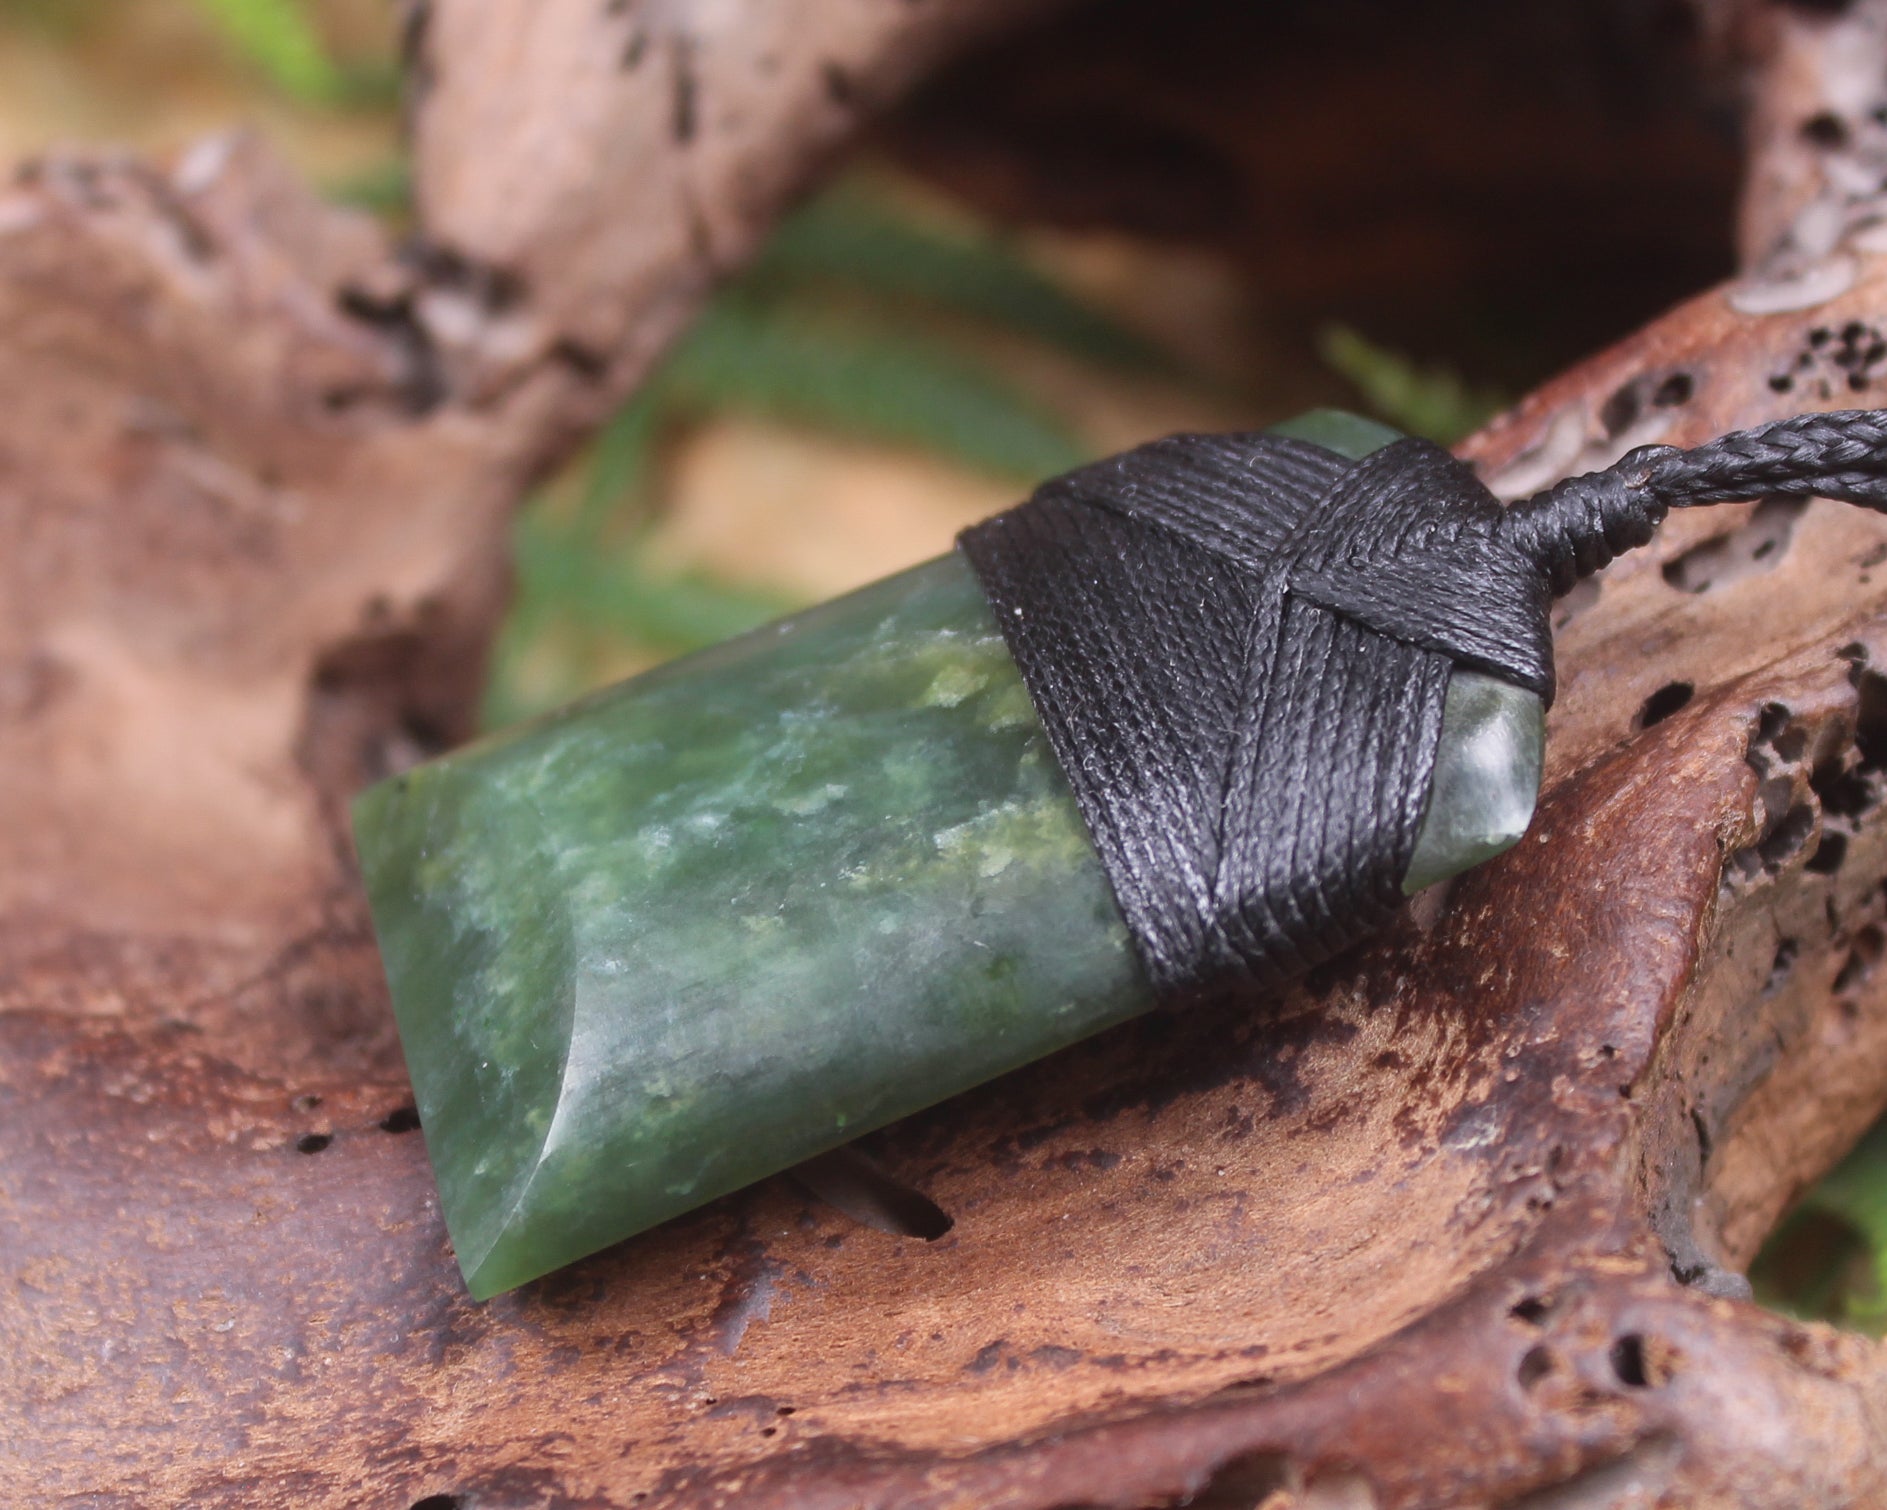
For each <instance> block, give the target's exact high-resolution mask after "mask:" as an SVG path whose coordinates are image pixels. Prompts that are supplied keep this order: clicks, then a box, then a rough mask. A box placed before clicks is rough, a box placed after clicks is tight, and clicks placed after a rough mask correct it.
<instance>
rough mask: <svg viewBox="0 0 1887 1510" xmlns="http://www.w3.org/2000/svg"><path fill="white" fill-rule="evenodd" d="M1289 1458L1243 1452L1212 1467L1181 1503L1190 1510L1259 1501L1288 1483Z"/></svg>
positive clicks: (1226, 1508)
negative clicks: (1204, 1479)
mask: <svg viewBox="0 0 1887 1510" xmlns="http://www.w3.org/2000/svg"><path fill="white" fill-rule="evenodd" d="M1291 1479H1292V1473H1291V1460H1290V1458H1289V1457H1288V1456H1287V1455H1286V1454H1284V1453H1281V1452H1245V1453H1240V1454H1239V1455H1238V1456H1237V1457H1235V1458H1230V1459H1228V1460H1227V1461H1225V1462H1223V1463H1221V1464H1220V1465H1219V1466H1218V1467H1217V1468H1215V1469H1213V1470H1212V1474H1211V1476H1210V1477H1209V1478H1208V1479H1207V1480H1206V1481H1205V1483H1204V1484H1203V1485H1201V1486H1200V1488H1199V1489H1198V1490H1197V1491H1196V1492H1195V1493H1193V1494H1189V1495H1187V1496H1186V1497H1185V1500H1184V1503H1185V1504H1186V1505H1187V1506H1189V1507H1191V1510H1233V1507H1234V1506H1238V1507H1243V1506H1249V1505H1262V1504H1263V1503H1265V1501H1267V1500H1269V1499H1270V1498H1271V1497H1272V1496H1273V1495H1276V1494H1280V1493H1281V1492H1283V1491H1287V1490H1288V1489H1289V1488H1290V1486H1291Z"/></svg>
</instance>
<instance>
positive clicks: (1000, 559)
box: [959, 410, 1887, 1003]
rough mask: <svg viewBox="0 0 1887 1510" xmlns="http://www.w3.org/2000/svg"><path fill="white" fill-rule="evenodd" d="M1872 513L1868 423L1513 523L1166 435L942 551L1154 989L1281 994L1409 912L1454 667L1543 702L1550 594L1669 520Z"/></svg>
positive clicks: (1527, 504)
mask: <svg viewBox="0 0 1887 1510" xmlns="http://www.w3.org/2000/svg"><path fill="white" fill-rule="evenodd" d="M1778 495H1780V496H1783V497H1791V498H1808V497H1821V498H1835V499H1842V500H1845V501H1847V502H1850V503H1858V504H1861V505H1863V506H1865V507H1867V508H1872V509H1880V510H1883V511H1887V412H1882V411H1875V410H1849V411H1844V412H1837V413H1830V414H1810V415H1804V416H1801V417H1800V418H1796V419H1789V420H1783V421H1781V422H1779V423H1776V424H1770V425H1763V426H1760V427H1758V428H1756V429H1752V430H1743V431H1739V432H1737V433H1735V434H1732V435H1725V436H1723V437H1721V438H1720V439H1717V440H1713V441H1710V442H1708V443H1707V444H1705V445H1701V446H1696V447H1693V448H1691V449H1689V450H1678V449H1676V448H1675V447H1671V446H1644V447H1640V448H1639V449H1637V450H1635V451H1632V452H1631V453H1629V454H1628V455H1626V456H1625V457H1623V458H1622V459H1620V460H1619V461H1618V462H1617V463H1616V464H1614V465H1613V466H1610V467H1607V468H1605V469H1604V470H1603V471H1599V472H1592V473H1589V474H1587V475H1585V476H1583V477H1574V478H1570V479H1568V480H1567V481H1565V482H1562V483H1559V484H1558V485H1557V486H1555V487H1552V488H1548V489H1547V490H1546V491H1545V492H1542V493H1539V494H1537V495H1535V496H1534V497H1531V498H1528V499H1525V500H1523V501H1521V502H1519V503H1516V504H1513V505H1512V506H1510V507H1507V508H1503V507H1502V506H1501V505H1500V503H1499V502H1498V501H1497V500H1496V499H1495V498H1494V496H1493V495H1492V494H1491V493H1489V492H1488V490H1487V488H1486V487H1485V486H1484V485H1483V484H1482V483H1481V481H1480V480H1479V479H1478V478H1477V477H1476V476H1475V475H1474V473H1473V471H1472V470H1471V469H1470V468H1469V467H1467V466H1466V465H1465V464H1464V463H1462V462H1461V461H1459V460H1458V459H1456V458H1455V457H1454V456H1452V455H1450V454H1449V453H1448V452H1447V451H1445V450H1443V449H1442V448H1441V447H1439V446H1436V445H1433V444H1431V443H1430V442H1427V441H1421V440H1413V439H1404V440H1399V441H1395V442H1393V443H1391V444H1389V445H1385V446H1383V447H1382V448H1381V449H1379V450H1377V451H1374V452H1372V453H1370V454H1369V455H1367V456H1365V457H1364V458H1363V459H1362V460H1360V461H1349V460H1347V459H1346V458H1344V457H1342V456H1339V455H1337V454H1336V453H1335V452H1332V451H1329V450H1326V449H1325V448H1323V447H1321V446H1317V445H1312V444H1309V443H1307V442H1305V441H1301V440H1296V439H1292V438H1289V437H1286V436H1282V435H1270V434H1257V435H1252V434H1247V435H1180V436H1173V437H1170V438H1169V439H1166V440H1161V441H1155V442H1153V443H1152V444H1150V445H1146V446H1141V447H1139V448H1138V449H1136V450H1133V451H1129V452H1126V453H1125V454H1123V455H1120V456H1115V457H1110V458H1109V459H1107V460H1106V461H1102V462H1097V463H1095V464H1094V465H1093V466H1089V467H1084V468H1082V469H1080V470H1079V471H1076V472H1072V473H1069V474H1068V475H1067V476H1064V477H1059V478H1056V479H1054V480H1053V481H1051V482H1049V483H1046V484H1044V485H1043V486H1042V487H1041V488H1040V489H1039V490H1038V491H1037V492H1036V494H1035V496H1034V497H1033V498H1031V499H1030V500H1029V501H1028V502H1027V503H1024V504H1022V505H1021V506H1020V507H1018V508H1015V509H1011V510H1009V511H1008V512H1007V513H1005V514H1000V515H998V516H997V517H996V518H994V519H992V520H988V521H986V522H985V523H983V524H980V525H977V526H975V527H973V528H972V529H969V530H967V531H965V532H964V534H963V536H962V537H961V539H960V542H959V543H960V545H961V548H962V549H963V551H964V553H965V555H966V556H967V557H968V558H969V561H970V564H971V566H972V567H973V569H974V570H975V572H976V574H977V577H978V579H979V580H980V582H981V584H982V587H983V591H984V594H985V596H986V597H987V598H988V600H989V603H990V606H991V608H992V610H993V611H994V614H995V618H996V622H997V624H998V625H999V626H1000V627H1001V631H1002V634H1003V637H1004V639H1005V641H1006V642H1007V644H1008V646H1009V649H1010V651H1011V653H1012V654H1013V655H1014V657H1015V660H1016V664H1017V666H1018V667H1019V668H1020V670H1021V672H1022V677H1023V680H1024V682H1025V683H1026V684H1027V686H1028V689H1029V695H1030V697H1031V698H1032V699H1033V701H1034V703H1035V707H1036V711H1037V713H1038V714H1039V715H1040V716H1041V720H1042V724H1043V727H1044V729H1045V730H1046V732H1047V734H1048V738H1049V742H1050V744H1051V746H1052V747H1053V749H1054V752H1055V755H1056V758H1057V761H1058V762H1059V764H1060V765H1061V767H1062V770H1063V772H1064V774H1065V775H1066V776H1067V777H1068V781H1069V784H1070V786H1071V787H1072V788H1073V791H1074V796H1075V799H1076V802H1077V803H1078V805H1079V806H1080V809H1081V813H1082V816H1083V818H1084V819H1085V820H1086V821H1087V825H1088V830H1089V833H1090V835H1091V837H1092V838H1093V840H1094V843H1095V848H1096V850H1097V852H1098V853H1099V855H1100V857H1101V860H1102V863H1103V865H1104V866H1105V868H1106V870H1107V874H1108V879H1109V881H1110V883H1111V885H1112V887H1113V890H1114V894H1115V898H1116V900H1117V901H1118V902H1119V904H1120V910H1121V914H1122V916H1123V918H1124V919H1125V921H1126V923H1127V927H1128V931H1129V933H1130V934H1131V935H1132V937H1133V940H1134V944H1135V948H1136V950H1137V952H1138V954H1139V956H1140V959H1141V961H1142V963H1143V964H1144V965H1145V967H1146V970H1147V973H1148V976H1149V978H1150V979H1151V981H1152V983H1153V985H1154V988H1155V990H1156V992H1157V993H1158V994H1159V995H1160V996H1161V997H1162V998H1163V999H1165V1000H1167V1001H1169V1002H1175V1003H1177V1002H1180V1001H1188V1000H1195V999H1198V998H1200V997H1202V996H1209V995H1214V994H1217V993H1219V992H1220V991H1223V990H1225V989H1226V988H1228V987H1232V988H1237V987H1239V985H1240V983H1252V982H1255V983H1258V984H1260V985H1275V984H1278V983H1281V982H1283V981H1286V980H1288V979H1290V978H1291V977H1293V976H1296V975H1299V974H1301V973H1302V972H1303V971H1304V970H1305V969H1307V968H1309V967H1310V966H1312V965H1314V964H1317V963H1318V962H1320V961H1321V960H1324V959H1328V958H1330V957H1331V956H1332V955H1334V954H1336V953H1338V952H1339V951H1341V950H1343V949H1346V948H1348V947H1349V946H1350V945H1352V944H1354V943H1356V942H1357V941H1358V940H1360V939H1361V938H1363V937H1365V936H1366V935H1367V934H1368V933H1369V932H1371V931H1372V930H1373V929H1375V928H1376V927H1378V926H1380V925H1381V924H1383V923H1384V922H1386V921H1387V920H1388V918H1389V917H1391V916H1392V915H1393V914H1394V912H1395V910H1396V908H1397V907H1398V906H1399V905H1400V903H1401V900H1402V898H1401V882H1402V879H1403V877H1404V876H1405V875H1407V874H1408V871H1409V863H1410V857H1411V855H1412V854H1413V852H1414V848H1415V844H1416V838H1417V832H1418V829H1419V827H1420V825H1421V822H1422V818H1423V815H1424V812H1425V810H1426V804H1427V801H1428V793H1429V783H1430V778H1431V776H1432V775H1433V773H1434V770H1435V765H1436V752H1437V749H1438V747H1439V742H1440V734H1441V726H1442V716H1443V705H1444V701H1445V698H1446V694H1447V690H1448V687H1449V684H1450V680H1451V678H1452V677H1453V676H1454V674H1455V673H1456V672H1457V671H1472V672H1476V673H1480V674H1482V675H1486V676H1492V677H1495V678H1497V679H1499V680H1500V681H1503V682H1505V683H1507V684H1508V685H1509V686H1510V687H1513V688H1518V689H1522V690H1524V691H1529V692H1532V693H1534V694H1535V695H1537V696H1538V697H1539V698H1540V699H1541V701H1542V702H1545V703H1550V702H1551V701H1552V697H1553V692H1554V671H1553V636H1552V627H1551V620H1550V614H1549V607H1550V604H1551V601H1552V599H1553V598H1554V597H1555V596H1557V595H1558V594H1560V593H1563V592H1565V591H1566V590H1567V589H1568V588H1570V587H1571V586H1572V585H1573V584H1574V583H1575V582H1576V581H1578V580H1579V579H1580V578H1581V577H1584V576H1587V575H1589V574H1590V573H1592V572H1594V571H1597V570H1598V569H1599V568H1600V567H1602V566H1604V565H1605V564H1606V563H1607V562H1609V561H1611V560H1612V559H1613V558H1614V557H1615V556H1617V555H1619V554H1620V553H1621V552H1623V551H1626V550H1630V549H1631V548H1633V547H1634V546H1639V545H1643V544H1645V543H1646V542H1647V541H1648V540H1650V538H1651V536H1652V534H1653V532H1654V531H1655V530H1656V528H1657V526H1658V524H1659V523H1660V521H1662V520H1663V518H1664V517H1665V515H1666V513H1668V512H1669V511H1670V510H1671V509H1673V508H1689V507H1693V506H1696V505H1699V504H1709V503H1724V502H1729V501H1732V500H1736V499H1753V498H1762V497H1773V496H1778Z"/></svg>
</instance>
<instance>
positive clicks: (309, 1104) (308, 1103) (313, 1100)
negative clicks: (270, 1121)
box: [288, 1092, 321, 1112]
mask: <svg viewBox="0 0 1887 1510" xmlns="http://www.w3.org/2000/svg"><path fill="white" fill-rule="evenodd" d="M288 1104H289V1105H290V1106H291V1107H293V1108H294V1109H295V1110H296V1111H298V1112H311V1111H313V1110H314V1109H315V1108H316V1107H317V1106H319V1105H320V1104H321V1098H320V1097H319V1096H317V1095H314V1094H313V1093H312V1092H311V1093H310V1094H308V1095H305V1096H297V1097H296V1098H295V1099H294V1100H293V1101H291V1102H289V1103H288Z"/></svg>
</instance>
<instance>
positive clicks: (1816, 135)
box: [1802, 110, 1849, 150]
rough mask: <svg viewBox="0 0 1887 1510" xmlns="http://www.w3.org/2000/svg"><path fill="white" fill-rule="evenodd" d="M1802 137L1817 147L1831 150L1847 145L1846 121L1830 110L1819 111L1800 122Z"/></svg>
mask: <svg viewBox="0 0 1887 1510" xmlns="http://www.w3.org/2000/svg"><path fill="white" fill-rule="evenodd" d="M1802 138H1803V140H1805V141H1807V142H1810V143H1812V144H1813V145H1815V146H1817V147H1822V148H1826V149H1829V150H1833V149H1835V148H1838V147H1845V146H1847V145H1848V141H1849V132H1848V123H1847V122H1846V121H1844V120H1842V119H1841V117H1840V116H1838V115H1836V114H1835V113H1834V111H1832V110H1823V111H1819V112H1817V113H1816V114H1814V115H1811V116H1810V117H1809V118H1808V119H1807V120H1805V121H1803V122H1802Z"/></svg>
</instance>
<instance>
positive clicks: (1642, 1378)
mask: <svg viewBox="0 0 1887 1510" xmlns="http://www.w3.org/2000/svg"><path fill="white" fill-rule="evenodd" d="M1611 1358H1612V1372H1613V1373H1614V1374H1616V1375H1617V1376H1618V1382H1619V1383H1620V1384H1623V1385H1624V1386H1625V1387H1626V1388H1628V1389H1656V1388H1658V1387H1659V1386H1660V1385H1665V1384H1669V1383H1670V1382H1671V1376H1672V1375H1673V1374H1675V1373H1676V1372H1677V1349H1675V1348H1674V1347H1672V1346H1671V1345H1670V1343H1668V1342H1665V1341H1663V1340H1662V1339H1660V1338H1657V1337H1647V1336H1646V1335H1645V1334H1644V1333H1642V1332H1627V1333H1625V1335H1624V1336H1622V1337H1620V1338H1619V1339H1618V1340H1617V1341H1616V1342H1614V1343H1613V1344H1612V1354H1611Z"/></svg>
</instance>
